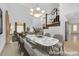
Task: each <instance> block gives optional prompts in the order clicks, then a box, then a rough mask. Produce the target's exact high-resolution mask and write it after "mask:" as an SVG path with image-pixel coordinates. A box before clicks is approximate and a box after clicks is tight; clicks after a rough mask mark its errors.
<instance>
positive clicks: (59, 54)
mask: <svg viewBox="0 0 79 59" xmlns="http://www.w3.org/2000/svg"><path fill="white" fill-rule="evenodd" d="M60 53H61V48H59V56H60V55H61V54H60Z"/></svg>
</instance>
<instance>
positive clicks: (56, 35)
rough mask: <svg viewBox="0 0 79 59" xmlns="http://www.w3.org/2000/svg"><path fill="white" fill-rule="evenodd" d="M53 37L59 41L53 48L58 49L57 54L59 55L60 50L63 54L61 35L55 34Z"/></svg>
mask: <svg viewBox="0 0 79 59" xmlns="http://www.w3.org/2000/svg"><path fill="white" fill-rule="evenodd" d="M53 38H56V39H58V40H59V42H58V43H57V44H55V45H54V46H53V47H54V50H55V51H56V50H59V55H61V50H62V52H63V54H64V40H63V36H62V35H60V34H55V35H54V36H53ZM55 48H58V49H55Z"/></svg>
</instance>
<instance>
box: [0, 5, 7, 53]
mask: <svg viewBox="0 0 79 59" xmlns="http://www.w3.org/2000/svg"><path fill="white" fill-rule="evenodd" d="M0 8H1V9H2V11H3V34H0V53H1V51H2V49H3V48H4V45H5V34H6V33H5V4H0Z"/></svg>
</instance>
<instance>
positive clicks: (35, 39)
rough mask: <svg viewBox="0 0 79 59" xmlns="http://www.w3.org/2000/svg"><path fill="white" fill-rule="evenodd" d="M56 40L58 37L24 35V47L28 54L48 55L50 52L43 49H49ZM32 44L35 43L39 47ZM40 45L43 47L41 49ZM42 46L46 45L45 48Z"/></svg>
mask: <svg viewBox="0 0 79 59" xmlns="http://www.w3.org/2000/svg"><path fill="white" fill-rule="evenodd" d="M29 42H31V43H32V44H30V43H29ZM58 42H59V40H58V39H56V38H53V37H47V36H44V35H40V36H39V35H26V38H25V39H24V47H25V49H26V50H27V51H28V53H29V54H30V55H34V56H36V55H38V56H41V55H50V53H49V52H47V51H45V50H48V49H49V50H51V49H52V47H53V45H55V44H57V43H58ZM32 45H37V46H38V47H39V48H33V46H32ZM41 46H42V47H43V50H42V49H41ZM44 47H46V48H45V50H44Z"/></svg>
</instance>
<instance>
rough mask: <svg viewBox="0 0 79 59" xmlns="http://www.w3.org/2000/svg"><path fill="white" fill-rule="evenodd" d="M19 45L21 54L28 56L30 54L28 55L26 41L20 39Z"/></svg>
mask: <svg viewBox="0 0 79 59" xmlns="http://www.w3.org/2000/svg"><path fill="white" fill-rule="evenodd" d="M19 44H20V47H19V50H20V53H22V52H23V56H28V55H29V54H28V53H27V51H26V49H25V47H24V41H23V38H22V37H20V39H19Z"/></svg>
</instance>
